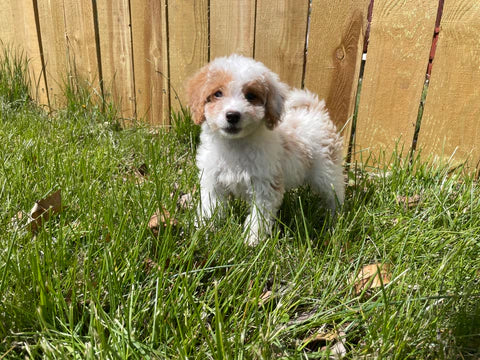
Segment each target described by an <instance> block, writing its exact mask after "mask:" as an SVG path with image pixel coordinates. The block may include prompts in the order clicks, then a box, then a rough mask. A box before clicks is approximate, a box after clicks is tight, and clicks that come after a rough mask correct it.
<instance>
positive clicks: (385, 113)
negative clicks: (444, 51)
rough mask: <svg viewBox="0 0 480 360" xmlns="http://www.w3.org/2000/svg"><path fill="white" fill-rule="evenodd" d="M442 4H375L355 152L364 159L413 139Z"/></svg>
mask: <svg viewBox="0 0 480 360" xmlns="http://www.w3.org/2000/svg"><path fill="white" fill-rule="evenodd" d="M437 6H438V2H437V1H423V0H415V1H396V0H389V1H382V2H377V1H376V2H375V4H374V8H373V16H372V24H371V32H370V44H369V47H368V54H367V62H366V65H365V73H364V78H363V84H362V91H361V98H360V106H359V109H358V119H357V126H356V135H355V151H356V153H357V155H359V152H361V153H362V155H361V157H363V158H364V159H365V157H366V156H367V155H372V156H373V157H374V158H375V157H377V156H378V155H379V150H381V149H384V150H386V152H387V154H389V153H391V151H392V150H393V149H394V147H395V144H396V141H398V139H400V141H403V142H405V145H406V150H408V147H409V146H410V145H411V143H412V139H413V133H414V130H415V123H416V119H417V115H418V107H419V103H420V99H421V93H422V89H423V84H424V81H425V72H426V68H427V64H428V56H429V52H430V47H431V44H432V35H433V31H434V27H435V19H436V15H437ZM404 153H406V151H404ZM357 158H358V157H357Z"/></svg>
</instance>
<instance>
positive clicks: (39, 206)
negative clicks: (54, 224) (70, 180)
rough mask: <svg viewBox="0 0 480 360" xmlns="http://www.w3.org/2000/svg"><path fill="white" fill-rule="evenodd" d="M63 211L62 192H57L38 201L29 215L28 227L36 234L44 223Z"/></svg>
mask: <svg viewBox="0 0 480 360" xmlns="http://www.w3.org/2000/svg"><path fill="white" fill-rule="evenodd" d="M61 211H62V196H61V190H57V191H55V192H54V193H53V194H51V195H49V196H47V197H46V198H44V199H41V200H39V201H37V202H36V203H35V205H34V206H33V208H32V210H30V213H29V220H28V223H27V225H28V227H29V228H30V231H31V232H32V233H36V232H37V231H38V229H39V228H40V227H41V226H42V224H43V222H44V221H47V220H48V219H49V218H50V216H52V215H55V214H58V213H60V212H61Z"/></svg>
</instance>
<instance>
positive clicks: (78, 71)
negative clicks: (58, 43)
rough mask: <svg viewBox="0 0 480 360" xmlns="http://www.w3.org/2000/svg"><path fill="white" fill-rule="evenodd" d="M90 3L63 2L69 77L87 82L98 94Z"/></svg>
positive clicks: (95, 49) (95, 50)
mask: <svg viewBox="0 0 480 360" xmlns="http://www.w3.org/2000/svg"><path fill="white" fill-rule="evenodd" d="M93 16H94V14H93V7H92V2H91V1H64V18H65V40H66V46H67V60H68V67H69V75H75V76H78V77H79V78H80V79H82V80H85V81H87V83H88V85H89V86H91V87H92V88H93V89H95V91H96V92H97V94H100V93H101V92H100V75H99V69H98V58H97V46H96V39H95V26H94V20H93Z"/></svg>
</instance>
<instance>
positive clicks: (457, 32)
mask: <svg viewBox="0 0 480 360" xmlns="http://www.w3.org/2000/svg"><path fill="white" fill-rule="evenodd" d="M479 34H480V3H479V2H478V1H473V0H449V1H445V5H444V9H443V17H442V22H441V31H440V34H439V39H438V45H437V51H436V53H435V59H434V62H433V70H432V76H431V79H430V86H429V90H428V94H427V101H426V104H425V111H424V115H423V118H422V124H421V129H420V134H419V139H418V146H420V147H421V148H422V149H423V150H422V151H423V153H424V155H426V156H428V155H430V154H435V155H437V156H440V157H441V158H443V160H447V159H448V158H449V157H450V156H451V155H452V154H453V153H455V156H454V158H453V159H454V161H455V162H458V161H464V160H465V159H467V158H468V157H469V156H470V165H473V166H478V162H479V161H480V140H479V139H480V86H479V84H480V67H479V59H480V40H479Z"/></svg>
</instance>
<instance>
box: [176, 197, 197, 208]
mask: <svg viewBox="0 0 480 360" xmlns="http://www.w3.org/2000/svg"><path fill="white" fill-rule="evenodd" d="M177 205H178V207H179V208H180V209H182V210H188V209H191V208H192V207H193V197H192V194H183V195H182V196H180V197H179V198H178V201H177Z"/></svg>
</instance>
